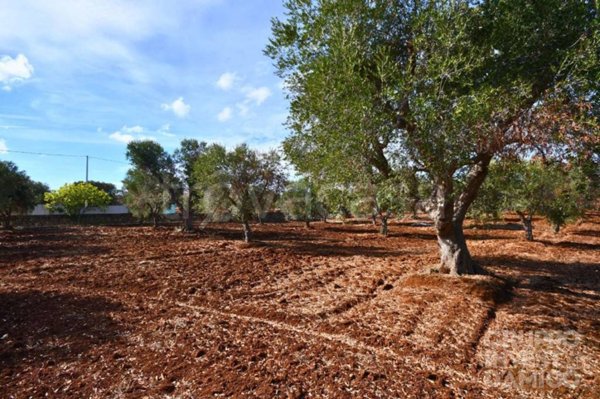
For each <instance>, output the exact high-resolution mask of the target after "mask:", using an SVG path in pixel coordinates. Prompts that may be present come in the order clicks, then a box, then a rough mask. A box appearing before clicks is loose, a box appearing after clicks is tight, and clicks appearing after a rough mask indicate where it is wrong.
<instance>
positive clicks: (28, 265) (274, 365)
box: [0, 215, 600, 398]
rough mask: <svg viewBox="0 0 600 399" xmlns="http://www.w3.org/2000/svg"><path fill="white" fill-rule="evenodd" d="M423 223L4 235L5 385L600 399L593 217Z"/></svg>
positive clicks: (22, 389)
mask: <svg viewBox="0 0 600 399" xmlns="http://www.w3.org/2000/svg"><path fill="white" fill-rule="evenodd" d="M418 222H419V221H409V222H396V223H392V224H391V226H390V236H389V237H388V238H381V237H380V236H379V235H378V234H377V233H376V228H374V227H372V226H370V225H368V224H347V225H342V224H331V223H329V224H323V223H319V224H315V226H314V228H313V229H311V230H305V229H304V228H303V227H301V226H299V225H295V224H266V225H263V226H253V227H254V229H255V238H256V240H257V241H258V242H257V243H256V244H252V245H241V244H240V243H239V241H234V240H239V237H240V235H241V230H240V229H239V227H238V226H237V225H215V226H209V228H208V229H207V230H205V231H203V232H201V233H198V234H182V233H178V232H175V231H173V230H172V229H168V228H162V229H158V230H154V229H151V228H125V227H122V228H118V227H114V228H113V227H89V228H88V227H86V228H56V229H38V230H17V231H12V232H0V397H2V398H13V397H14V398H26V397H36V398H37V397H57V398H65V397H66V398H83V397H90V398H106V397H111V398H113V397H114V398H120V397H124V398H138V397H139V398H143V397H149V398H150V397H152V398H154V397H177V398H200V397H265V398H271V397H293V398H302V397H306V398H308V397H314V398H324V397H332V398H338V397H339V398H346V397H347V398H351V397H400V398H453V397H456V398H460V397H471V398H498V397H504V398H510V397H514V398H518V397H540V398H542V397H551V398H567V397H569V398H570V397H574V398H575V397H580V398H597V397H600V379H599V377H598V375H600V372H599V371H600V307H599V306H598V300H599V299H600V215H596V216H595V217H593V218H591V219H588V220H587V221H586V222H585V223H582V224H579V225H577V226H571V227H568V228H567V229H565V231H563V232H561V233H560V234H558V235H553V234H552V233H551V232H550V228H549V227H548V226H547V225H545V224H544V223H542V222H538V223H537V227H538V229H537V230H536V231H535V232H536V234H537V241H535V242H526V241H524V240H523V238H522V233H521V231H519V230H516V228H517V227H516V225H515V222H516V220H508V221H507V222H506V223H502V224H498V225H495V226H492V228H491V229H481V228H479V229H478V228H469V229H467V237H468V240H469V245H470V248H471V251H472V253H473V256H474V258H475V259H476V260H478V261H480V262H481V264H482V265H483V266H484V267H485V268H486V269H487V270H488V271H490V272H492V273H494V274H495V275H496V276H497V277H491V276H485V277H468V278H453V277H448V276H441V275H433V274H425V273H424V272H423V271H424V270H425V269H427V268H428V267H429V266H431V265H434V264H435V263H436V262H437V244H436V241H435V237H434V235H433V232H432V230H431V227H428V226H426V225H423V224H425V223H418ZM420 222H423V221H420Z"/></svg>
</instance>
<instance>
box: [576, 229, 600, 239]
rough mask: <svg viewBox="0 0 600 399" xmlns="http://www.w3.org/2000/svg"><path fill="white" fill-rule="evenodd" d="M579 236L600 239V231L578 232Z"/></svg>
mask: <svg viewBox="0 0 600 399" xmlns="http://www.w3.org/2000/svg"><path fill="white" fill-rule="evenodd" d="M573 234H576V235H578V236H583V237H595V238H600V231H599V230H578V231H576V232H575V233H573Z"/></svg>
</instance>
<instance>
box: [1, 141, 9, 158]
mask: <svg viewBox="0 0 600 399" xmlns="http://www.w3.org/2000/svg"><path fill="white" fill-rule="evenodd" d="M7 152H8V146H7V145H6V141H5V140H4V139H0V154H6V153H7Z"/></svg>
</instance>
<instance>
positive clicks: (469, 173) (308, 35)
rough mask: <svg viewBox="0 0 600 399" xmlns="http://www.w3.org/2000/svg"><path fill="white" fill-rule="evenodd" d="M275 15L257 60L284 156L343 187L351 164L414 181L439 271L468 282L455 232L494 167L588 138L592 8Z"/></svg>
mask: <svg viewBox="0 0 600 399" xmlns="http://www.w3.org/2000/svg"><path fill="white" fill-rule="evenodd" d="M285 6H286V9H287V13H286V18H285V19H284V20H280V19H275V20H274V21H273V28H272V29H273V35H272V39H271V41H270V43H269V45H268V46H267V48H266V50H265V51H266V54H268V55H269V56H270V57H271V58H272V59H273V60H274V62H275V65H276V67H277V70H278V74H279V76H281V77H282V78H284V79H285V80H286V87H287V88H288V97H289V100H290V115H289V119H288V126H289V127H290V129H291V131H292V133H291V135H290V136H289V137H288V138H287V139H286V141H285V143H284V149H285V152H286V155H287V156H288V158H289V159H290V160H291V161H292V163H293V164H294V165H295V166H296V167H297V168H298V169H299V171H300V172H304V173H311V174H313V175H327V176H332V178H333V179H334V180H337V181H340V182H341V181H347V180H353V179H354V178H355V176H354V175H355V174H356V173H364V167H361V166H362V165H367V167H368V168H370V169H372V170H374V171H376V172H377V173H378V174H381V175H382V176H384V177H387V176H389V175H392V174H394V171H395V170H396V169H398V166H397V165H403V164H408V165H409V166H411V167H414V168H415V169H417V170H419V171H421V172H422V173H425V174H426V175H427V176H428V178H429V179H430V180H431V181H432V182H433V190H432V195H431V196H430V198H428V199H427V201H426V203H425V204H426V205H427V206H426V209H427V210H428V212H429V214H430V216H431V217H432V219H433V220H434V222H435V223H434V224H435V228H436V233H437V237H438V243H439V244H440V249H441V265H440V270H447V271H449V272H451V273H455V274H465V273H474V272H477V271H479V269H478V268H477V265H476V264H475V263H474V262H473V261H472V260H471V257H470V254H469V252H468V249H467V246H466V241H465V239H464V234H463V231H462V224H463V221H464V218H465V216H466V213H467V210H468V208H469V206H470V205H471V203H472V202H473V200H474V199H475V197H476V196H477V192H478V189H479V187H480V186H481V184H482V182H483V181H484V179H485V176H486V174H487V170H488V166H489V163H490V161H491V160H492V159H493V158H494V157H495V156H497V155H498V154H500V153H502V152H505V151H509V150H511V151H531V150H532V149H535V148H537V149H538V150H543V151H544V152H545V153H547V154H553V155H559V154H562V155H564V154H569V153H572V152H573V151H577V150H582V149H583V148H582V147H583V145H582V143H583V144H586V143H591V142H594V141H596V140H597V139H598V136H597V135H598V102H597V96H598V92H599V91H598V82H599V81H600V80H599V79H598V77H599V71H598V68H599V67H598V65H599V63H598V54H597V51H596V50H597V48H598V47H599V46H598V45H599V43H600V42H599V35H598V29H597V28H598V22H597V13H598V10H597V9H596V7H595V5H594V3H593V2H592V1H580V0H570V1H562V0H561V1H559V0H548V1H546V0H544V1H542V0H538V1H529V0H510V1H508V0H499V1H481V2H473V1H466V0H465V1H428V2H422V1H416V0H415V1H388V0H375V1H371V0H354V1H336V0H321V1H306V0H288V1H286V2H285ZM594 49H596V50H594ZM460 179H463V180H464V182H465V184H458V180H460Z"/></svg>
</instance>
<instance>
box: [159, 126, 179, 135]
mask: <svg viewBox="0 0 600 399" xmlns="http://www.w3.org/2000/svg"><path fill="white" fill-rule="evenodd" d="M157 132H158V133H160V134H162V135H163V136H166V137H175V136H176V135H175V134H174V133H171V124H169V123H165V124H164V125H162V126H161V127H160V128H159V129H158V130H157Z"/></svg>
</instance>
